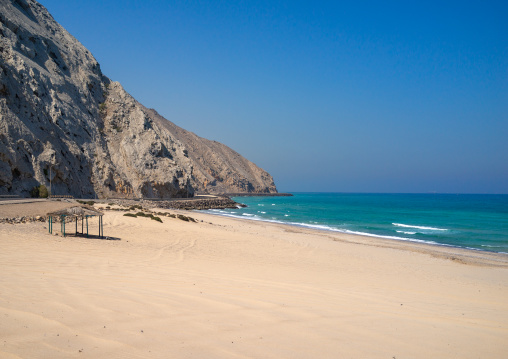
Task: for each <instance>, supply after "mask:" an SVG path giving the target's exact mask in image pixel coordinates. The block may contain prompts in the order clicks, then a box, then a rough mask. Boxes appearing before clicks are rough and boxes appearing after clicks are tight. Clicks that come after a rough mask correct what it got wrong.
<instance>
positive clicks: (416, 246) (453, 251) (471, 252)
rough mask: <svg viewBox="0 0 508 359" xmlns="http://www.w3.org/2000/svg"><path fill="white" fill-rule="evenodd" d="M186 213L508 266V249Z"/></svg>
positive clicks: (466, 260) (440, 256)
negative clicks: (430, 241) (489, 248)
mask: <svg viewBox="0 0 508 359" xmlns="http://www.w3.org/2000/svg"><path fill="white" fill-rule="evenodd" d="M188 213H194V214H195V213H202V214H205V215H210V216H217V217H224V218H229V219H231V220H238V221H245V222H246V223H249V222H254V223H258V222H259V223H266V224H267V225H273V226H280V227H281V228H285V227H288V228H287V229H286V230H288V231H292V230H294V229H295V228H296V229H299V230H300V231H301V232H303V233H305V232H309V233H315V234H317V235H321V236H324V237H329V238H331V239H333V240H334V241H342V242H347V243H354V244H358V245H370V246H374V247H380V248H393V249H399V250H407V251H411V252H420V253H425V254H429V255H432V256H435V257H439V258H445V259H450V260H453V261H461V262H463V263H464V264H475V265H494V266H498V265H499V266H501V267H507V268H508V253H504V252H493V251H486V250H481V249H476V248H466V247H458V246H452V245H447V244H440V243H427V242H423V241H413V240H410V239H408V240H403V239H394V238H387V237H381V236H377V235H366V234H357V233H346V232H341V231H334V230H328V229H320V228H312V227H311V226H306V225H299V224H295V223H284V222H281V221H275V220H273V221H270V220H265V219H251V218H241V217H239V216H234V215H227V214H221V213H210V212H203V211H200V210H191V211H188Z"/></svg>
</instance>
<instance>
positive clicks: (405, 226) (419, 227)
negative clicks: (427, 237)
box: [392, 223, 448, 231]
mask: <svg viewBox="0 0 508 359" xmlns="http://www.w3.org/2000/svg"><path fill="white" fill-rule="evenodd" d="M392 224H393V225H394V226H396V227H404V228H416V229H426V230H429V231H447V230H448V229H446V228H435V227H424V226H412V225H409V224H403V223H392Z"/></svg>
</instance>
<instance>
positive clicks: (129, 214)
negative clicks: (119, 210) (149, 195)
mask: <svg viewBox="0 0 508 359" xmlns="http://www.w3.org/2000/svg"><path fill="white" fill-rule="evenodd" d="M124 216H125V217H134V218H137V217H138V216H136V215H135V214H134V213H125V214H124Z"/></svg>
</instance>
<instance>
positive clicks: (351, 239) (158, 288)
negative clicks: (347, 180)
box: [0, 204, 508, 359]
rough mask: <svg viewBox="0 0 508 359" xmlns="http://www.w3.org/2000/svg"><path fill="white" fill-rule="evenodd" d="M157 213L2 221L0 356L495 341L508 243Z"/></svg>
mask: <svg viewBox="0 0 508 359" xmlns="http://www.w3.org/2000/svg"><path fill="white" fill-rule="evenodd" d="M32 205H33V206H35V207H34V208H37V206H36V204H32ZM4 206H5V205H4ZM2 207H3V206H2V205H0V211H3V212H2V214H3V215H4V216H6V213H7V214H8V213H15V212H16V211H18V212H20V209H19V207H16V206H15V205H10V207H3V208H2ZM45 209H46V208H45ZM161 211H162V210H161ZM18 212H16V213H18ZM21 212H23V211H22V210H21ZM167 212H171V213H185V214H186V215H189V216H191V217H193V218H195V219H196V220H197V221H198V222H197V223H192V222H185V221H182V220H179V219H174V218H168V217H161V218H162V220H163V223H159V222H156V221H153V220H150V219H149V218H139V217H138V218H131V217H125V216H123V214H124V212H115V211H105V216H104V233H105V235H106V236H109V237H110V239H98V238H83V237H72V236H69V237H65V238H64V237H62V236H60V235H54V234H53V235H50V234H48V231H47V223H26V224H18V225H11V224H0V358H388V359H391V358H397V359H401V358H504V357H506V355H507V353H508V340H507V338H508V255H496V254H489V253H486V252H477V251H467V250H459V249H454V248H448V247H437V246H429V245H420V244H415V243H409V242H395V241H390V240H380V239H375V238H369V237H361V236H350V235H344V234H339V233H332V232H319V231H313V230H309V229H304V228H299V227H292V226H284V225H279V224H272V223H265V222H255V221H248V220H239V219H232V218H227V217H219V216H213V215H209V214H204V213H198V212H185V211H175V210H169V211H167ZM89 223H90V233H96V232H97V233H98V220H93V219H92V220H90V222H89ZM56 227H59V226H55V228H56ZM71 227H72V226H71ZM71 232H72V231H71Z"/></svg>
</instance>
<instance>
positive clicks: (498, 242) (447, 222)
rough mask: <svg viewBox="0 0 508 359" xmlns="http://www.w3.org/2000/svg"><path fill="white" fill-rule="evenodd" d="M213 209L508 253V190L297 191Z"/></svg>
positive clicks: (400, 238)
mask: <svg viewBox="0 0 508 359" xmlns="http://www.w3.org/2000/svg"><path fill="white" fill-rule="evenodd" d="M234 200H236V201H237V202H240V203H244V204H246V205H247V206H248V207H246V208H239V209H232V210H212V211H211V212H212V213H216V214H222V215H227V216H234V217H240V218H249V219H253V220H264V221H273V222H280V223H288V224H293V225H299V226H305V227H310V228H316V229H322V230H330V231H339V232H344V233H351V234H362V235H369V236H375V237H380V238H391V239H399V240H410V241H417V242H426V243H431V244H439V245H449V246H456V247H463V248H470V249H478V250H484V251H492V252H504V253H508V195H471V194H457V195H455V194H352V193H294V196H293V197H236V198H234Z"/></svg>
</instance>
